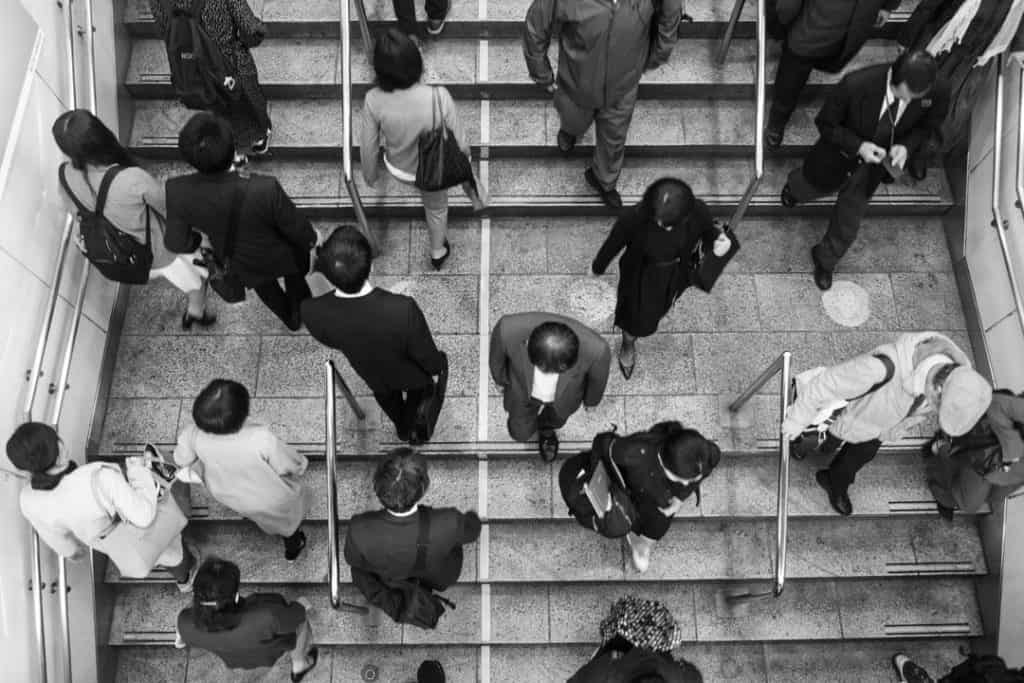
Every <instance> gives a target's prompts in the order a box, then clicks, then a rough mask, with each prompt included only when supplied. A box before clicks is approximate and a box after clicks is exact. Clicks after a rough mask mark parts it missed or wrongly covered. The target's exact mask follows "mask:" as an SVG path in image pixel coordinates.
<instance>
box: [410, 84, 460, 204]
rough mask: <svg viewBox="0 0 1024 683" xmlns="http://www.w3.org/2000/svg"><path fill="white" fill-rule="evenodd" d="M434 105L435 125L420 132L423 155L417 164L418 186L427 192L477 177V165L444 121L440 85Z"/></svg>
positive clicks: (443, 188)
mask: <svg viewBox="0 0 1024 683" xmlns="http://www.w3.org/2000/svg"><path fill="white" fill-rule="evenodd" d="M432 109H433V112H432V115H431V119H432V121H433V125H432V126H431V129H430V130H429V131H427V132H426V133H421V134H420V138H419V153H420V159H419V164H418V165H417V167H416V187H418V188H419V189H421V190H423V191H425V192H435V191H437V190H447V189H448V188H449V187H454V186H456V185H460V184H462V183H467V182H472V181H473V166H472V164H470V163H469V157H467V156H466V155H465V154H463V153H462V150H461V149H459V145H458V143H457V142H456V141H455V136H454V135H453V134H452V132H451V131H450V130H449V129H448V126H446V125H445V123H444V116H443V115H442V112H441V99H440V96H439V95H438V94H437V87H436V86H435V87H434V88H433V106H432ZM438 119H440V125H439V122H438Z"/></svg>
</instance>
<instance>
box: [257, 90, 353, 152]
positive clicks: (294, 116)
mask: <svg viewBox="0 0 1024 683" xmlns="http://www.w3.org/2000/svg"><path fill="white" fill-rule="evenodd" d="M362 109H363V107H362V102H359V103H355V104H353V107H352V140H353V144H354V145H357V146H358V144H359V139H360V133H361V131H362V115H361V114H362ZM270 117H271V120H272V121H273V122H274V137H273V145H274V146H275V147H334V148H337V149H338V155H339V156H340V155H341V151H340V149H341V146H342V138H343V135H342V131H343V129H344V121H343V120H342V117H343V114H342V102H341V99H340V98H339V99H336V100H325V99H308V100H293V99H287V100H271V102H270Z"/></svg>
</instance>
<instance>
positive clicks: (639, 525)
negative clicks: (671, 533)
mask: <svg viewBox="0 0 1024 683" xmlns="http://www.w3.org/2000/svg"><path fill="white" fill-rule="evenodd" d="M633 505H635V506H636V514H637V517H636V521H635V522H634V523H633V528H632V529H630V531H632V532H633V533H634V534H639V535H640V536H643V537H644V538H649V539H651V540H652V541H660V540H661V539H662V538H663V537H664V536H665V534H667V533H668V529H669V527H670V526H672V518H671V517H666V516H665V515H663V514H662V513H661V509H660V508H658V504H657V503H656V502H654V501H653V500H651V499H650V498H639V497H637V498H633Z"/></svg>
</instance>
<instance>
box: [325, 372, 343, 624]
mask: <svg viewBox="0 0 1024 683" xmlns="http://www.w3.org/2000/svg"><path fill="white" fill-rule="evenodd" d="M335 376H336V371H335V369H334V363H332V362H331V361H330V360H328V361H326V363H325V364H324V391H325V392H326V401H325V403H324V406H325V415H324V417H325V419H326V436H327V439H326V447H327V448H326V451H325V453H324V455H325V457H326V459H327V555H328V557H327V563H328V567H329V569H328V572H329V575H328V580H329V581H330V592H331V606H332V607H334V609H338V607H339V606H340V605H341V557H340V555H339V550H338V490H337V487H338V478H337V457H338V451H337V448H338V438H337V433H336V425H337V409H336V402H335V398H334V381H335Z"/></svg>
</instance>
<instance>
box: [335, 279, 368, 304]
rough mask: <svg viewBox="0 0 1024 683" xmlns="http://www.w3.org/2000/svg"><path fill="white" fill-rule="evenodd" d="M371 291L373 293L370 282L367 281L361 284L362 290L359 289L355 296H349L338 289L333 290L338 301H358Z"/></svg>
mask: <svg viewBox="0 0 1024 683" xmlns="http://www.w3.org/2000/svg"><path fill="white" fill-rule="evenodd" d="M372 291H373V285H371V284H370V281H369V280H367V281H366V282H364V283H363V288H362V289H360V290H359V291H358V292H356V293H355V294H349V293H347V292H343V291H341V290H340V289H335V290H334V296H336V297H338V298H339V299H358V298H359V297H361V296H366V295H367V294H369V293H370V292H372Z"/></svg>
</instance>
